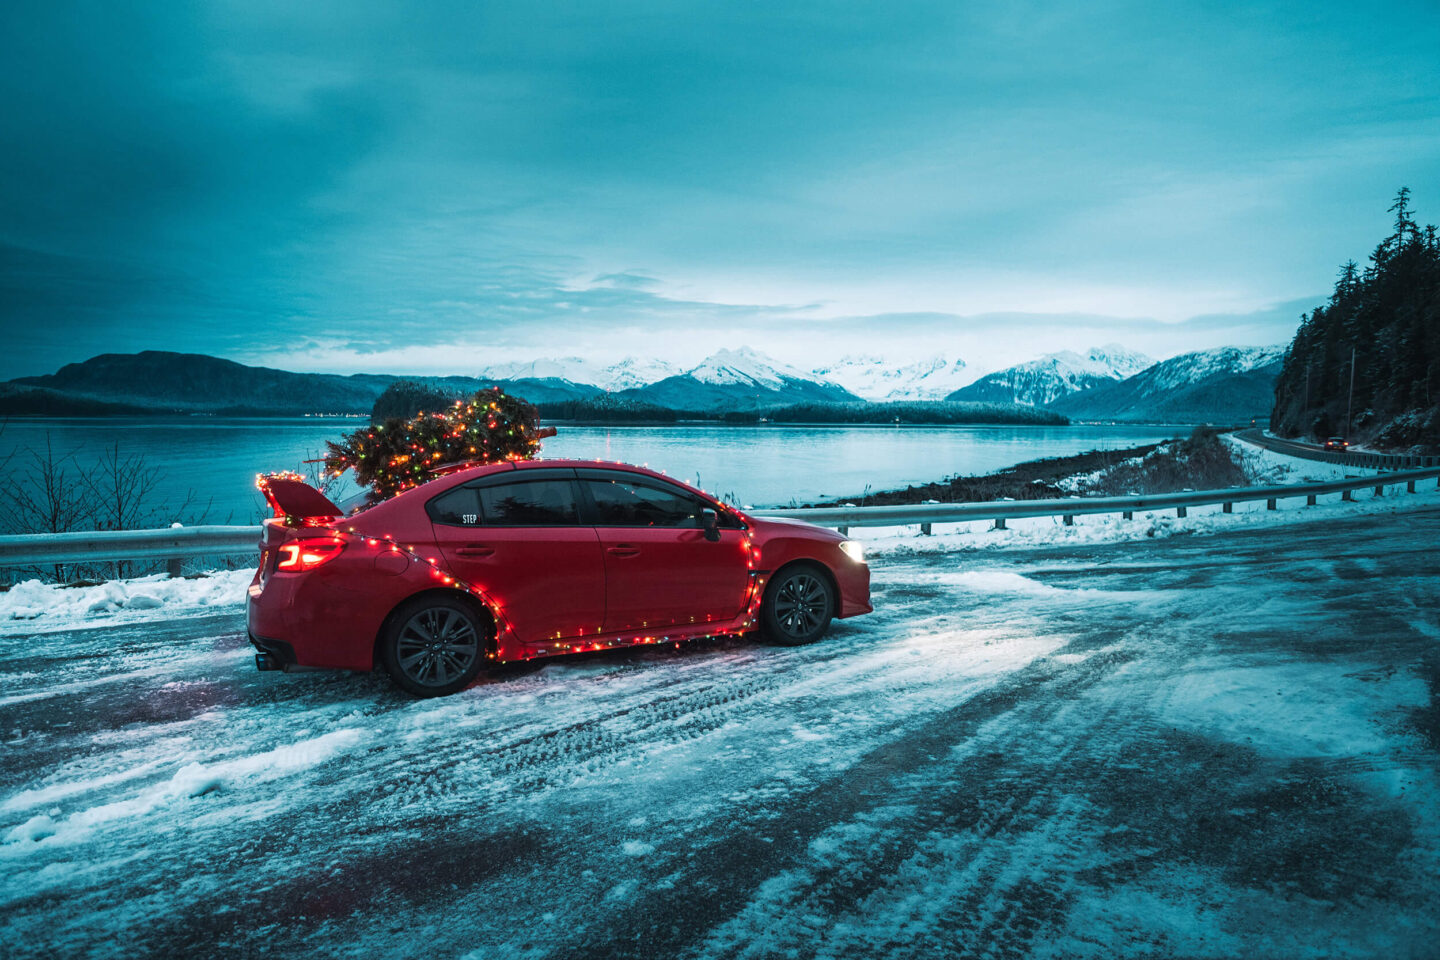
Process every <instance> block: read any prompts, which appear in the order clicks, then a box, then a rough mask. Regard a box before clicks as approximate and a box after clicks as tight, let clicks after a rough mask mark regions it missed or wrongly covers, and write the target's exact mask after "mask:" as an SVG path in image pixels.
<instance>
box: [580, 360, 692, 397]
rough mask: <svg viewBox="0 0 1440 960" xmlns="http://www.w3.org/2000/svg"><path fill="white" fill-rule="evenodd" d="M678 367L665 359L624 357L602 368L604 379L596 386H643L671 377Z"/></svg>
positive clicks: (613, 387)
mask: <svg viewBox="0 0 1440 960" xmlns="http://www.w3.org/2000/svg"><path fill="white" fill-rule="evenodd" d="M680 370H681V368H680V367H678V366H676V365H675V364H673V363H670V362H669V361H667V360H653V359H652V360H642V359H640V358H639V357H626V358H625V359H624V360H620V361H618V362H616V363H612V364H610V365H609V366H608V367H606V368H605V369H604V371H603V372H604V375H605V376H604V379H603V381H602V382H600V383H597V384H596V386H598V387H603V388H604V389H606V390H629V389H632V388H634V387H643V386H645V385H646V384H649V383H657V382H659V381H661V380H664V379H665V378H666V377H673V376H675V374H677V373H679V372H680Z"/></svg>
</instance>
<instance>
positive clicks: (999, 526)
mask: <svg viewBox="0 0 1440 960" xmlns="http://www.w3.org/2000/svg"><path fill="white" fill-rule="evenodd" d="M995 529H996V530H1004V529H1005V518H1004V517H996V518H995Z"/></svg>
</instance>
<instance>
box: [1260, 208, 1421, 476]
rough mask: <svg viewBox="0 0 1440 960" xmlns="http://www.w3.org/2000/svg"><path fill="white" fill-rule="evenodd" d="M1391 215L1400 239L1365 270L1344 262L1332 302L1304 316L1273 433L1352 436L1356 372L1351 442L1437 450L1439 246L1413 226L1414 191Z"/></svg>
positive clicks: (1284, 374)
mask: <svg viewBox="0 0 1440 960" xmlns="http://www.w3.org/2000/svg"><path fill="white" fill-rule="evenodd" d="M1389 212H1390V213H1393V214H1394V215H1395V221H1394V233H1392V234H1391V235H1390V236H1388V237H1386V238H1385V239H1384V240H1382V241H1381V242H1380V243H1379V244H1378V245H1377V246H1376V247H1375V249H1374V251H1373V252H1372V253H1371V255H1370V262H1369V264H1368V265H1367V266H1366V267H1365V268H1364V270H1363V271H1362V270H1361V269H1360V267H1359V265H1358V264H1356V263H1355V261H1353V260H1350V261H1347V262H1346V263H1345V264H1344V265H1343V266H1341V268H1340V272H1339V275H1338V277H1337V279H1336V282H1335V291H1334V293H1333V294H1332V295H1331V297H1330V300H1329V302H1328V303H1326V304H1324V305H1323V306H1319V307H1316V308H1315V309H1314V310H1313V311H1311V312H1310V314H1309V315H1308V316H1306V315H1302V316H1301V319H1300V327H1299V329H1298V330H1296V332H1295V339H1294V341H1293V342H1292V343H1291V344H1290V349H1289V351H1288V352H1287V354H1286V357H1285V362H1284V365H1283V369H1282V371H1281V374H1280V377H1279V379H1278V380H1277V382H1276V385H1275V408H1274V411H1273V412H1272V414H1271V420H1270V423H1271V427H1272V429H1274V430H1275V431H1276V432H1278V433H1281V434H1283V435H1287V436H1295V435H1308V436H1310V437H1312V438H1316V439H1319V438H1323V437H1324V436H1325V435H1327V434H1329V433H1332V432H1334V431H1337V430H1344V429H1346V427H1345V424H1346V421H1347V415H1348V413H1349V411H1350V409H1351V383H1352V375H1353V384H1354V399H1353V418H1351V423H1350V429H1351V431H1352V432H1353V433H1354V434H1355V437H1354V439H1364V440H1368V441H1370V442H1373V443H1376V444H1378V445H1380V446H1387V447H1396V448H1411V447H1422V448H1426V449H1434V448H1437V447H1440V409H1437V407H1440V243H1437V241H1436V231H1435V227H1434V226H1433V225H1432V226H1427V227H1425V228H1423V229H1421V228H1420V227H1419V226H1418V225H1417V224H1416V222H1415V219H1414V216H1413V214H1412V211H1411V207H1410V189H1409V188H1408V187H1402V188H1401V189H1400V190H1399V192H1398V193H1397V194H1396V195H1395V201H1394V203H1392V204H1391V205H1390V208H1389ZM1352 358H1353V371H1352Z"/></svg>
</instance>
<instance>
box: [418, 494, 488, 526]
mask: <svg viewBox="0 0 1440 960" xmlns="http://www.w3.org/2000/svg"><path fill="white" fill-rule="evenodd" d="M429 510H430V519H431V520H433V521H435V522H436V523H448V524H453V525H455V526H461V527H470V526H474V525H475V524H477V523H479V522H480V495H479V491H477V490H476V489H475V488H474V487H456V488H455V489H454V490H450V491H448V492H446V493H442V494H440V496H438V497H436V498H435V499H434V500H431V501H430V504H429Z"/></svg>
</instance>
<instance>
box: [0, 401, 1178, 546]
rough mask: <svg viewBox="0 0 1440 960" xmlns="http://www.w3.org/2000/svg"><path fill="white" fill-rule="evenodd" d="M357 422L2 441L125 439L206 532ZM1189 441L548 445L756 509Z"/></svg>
mask: <svg viewBox="0 0 1440 960" xmlns="http://www.w3.org/2000/svg"><path fill="white" fill-rule="evenodd" d="M362 423H363V421H360V420H354V419H349V420H346V419H318V418H317V419H303V420H255V419H221V418H211V417H204V418H198V417H197V418H177V419H169V420H156V419H118V420H12V421H10V422H9V423H7V424H5V426H4V429H3V432H0V460H3V458H4V457H5V456H7V455H8V454H10V453H12V452H15V453H16V457H15V459H13V460H11V461H10V463H9V465H8V466H7V467H6V470H7V472H11V471H17V472H19V473H21V474H23V473H24V471H25V470H26V467H27V464H26V455H25V454H24V453H23V450H24V448H26V447H32V448H33V447H39V446H43V445H44V443H45V438H46V435H47V434H48V435H49V438H50V441H51V443H52V444H53V446H54V448H55V449H56V450H57V451H59V452H61V453H65V454H73V455H74V456H75V457H76V459H77V460H81V461H88V460H92V459H93V458H94V457H95V456H97V455H98V454H99V452H100V451H101V449H102V448H103V447H105V446H107V445H109V444H111V443H115V442H118V443H119V444H120V449H121V453H122V454H143V455H144V456H145V457H146V458H147V460H149V462H150V464H151V466H153V467H156V468H158V469H159V471H160V473H161V474H162V477H161V479H160V481H159V482H158V483H157V489H156V491H155V493H156V499H157V500H163V501H168V502H171V503H178V502H180V501H181V500H182V499H183V498H184V497H185V495H186V492H187V491H189V490H193V491H195V493H196V495H197V496H198V498H199V501H200V502H201V503H205V502H207V501H208V502H210V504H211V506H210V510H209V513H208V516H207V519H208V521H209V522H211V523H253V522H258V520H259V518H260V517H261V516H264V515H265V511H264V509H263V504H262V503H261V500H260V498H259V496H258V495H257V494H256V492H255V487H254V482H255V474H257V473H260V472H263V471H271V470H299V471H301V472H304V471H305V465H304V463H303V461H305V460H307V459H312V458H315V457H319V456H320V455H321V453H322V452H323V450H324V448H325V441H326V440H329V439H337V438H338V437H339V436H340V435H341V434H343V433H345V432H347V431H349V430H354V429H357V428H358V427H359V426H360V425H361V424H362ZM1186 433H1188V429H1187V428H1185V427H1165V426H1072V427H1034V426H1025V427H1001V426H976V427H886V426H881V427H876V426H781V425H775V424H768V425H760V426H746V427H720V426H666V427H632V426H625V427H591V426H584V427H581V426H565V425H562V426H560V432H559V435H558V436H555V437H552V438H551V439H549V440H547V441H545V446H544V449H543V454H544V456H546V457H549V458H558V457H577V458H584V459H603V460H620V461H625V462H629V463H640V464H646V465H648V466H650V467H651V468H652V469H657V470H663V471H665V472H666V473H668V474H670V475H671V476H673V477H676V478H678V479H680V480H684V481H686V482H688V483H698V485H700V486H702V487H703V488H705V489H706V490H709V491H710V492H711V493H714V494H717V495H721V496H725V497H727V498H728V499H733V500H734V501H735V502H737V503H741V504H748V505H751V506H774V505H778V504H788V503H791V502H805V501H811V500H816V499H820V498H824V497H842V496H857V497H858V496H859V495H860V494H862V493H863V492H864V491H865V489H866V487H867V486H868V487H869V488H870V489H872V490H885V489H890V488H893V487H903V486H905V485H906V484H911V483H923V482H926V481H930V480H937V479H940V478H942V477H946V476H952V475H955V474H979V473H989V472H992V471H994V470H999V469H1002V468H1004V467H1007V466H1011V465H1012V464H1016V463H1020V462H1022V461H1025V460H1034V459H1037V458H1040V457H1053V456H1064V455H1067V454H1072V453H1079V452H1081V451H1085V450H1094V449H1114V448H1117V447H1127V446H1134V445H1136V444H1140V443H1148V442H1152V441H1155V440H1160V439H1164V438H1166V437H1172V436H1182V435H1184V434H1186Z"/></svg>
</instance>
